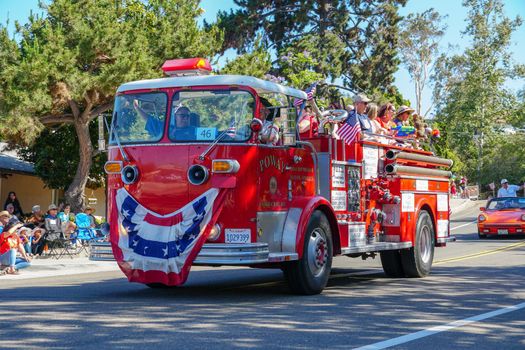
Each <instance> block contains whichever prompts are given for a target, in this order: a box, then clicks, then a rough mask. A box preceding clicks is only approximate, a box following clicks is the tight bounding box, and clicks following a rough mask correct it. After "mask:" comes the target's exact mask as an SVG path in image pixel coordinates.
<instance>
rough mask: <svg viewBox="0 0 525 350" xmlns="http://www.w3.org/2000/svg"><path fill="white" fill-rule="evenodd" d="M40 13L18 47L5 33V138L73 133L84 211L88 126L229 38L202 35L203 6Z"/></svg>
mask: <svg viewBox="0 0 525 350" xmlns="http://www.w3.org/2000/svg"><path fill="white" fill-rule="evenodd" d="M40 6H41V7H42V8H43V9H44V10H45V11H46V14H45V15H44V16H42V17H37V16H33V15H32V16H31V17H30V18H29V22H28V23H27V24H26V25H23V26H20V25H17V31H18V33H19V35H20V38H21V40H20V42H19V43H17V42H14V40H8V38H7V35H6V31H5V28H3V27H2V28H0V41H1V42H2V43H4V42H5V43H6V45H2V46H1V47H0V85H1V86H2V91H3V96H2V97H3V99H2V100H3V102H2V103H1V104H0V108H1V109H0V116H1V120H0V122H1V123H0V125H1V128H0V129H1V130H0V132H1V133H2V135H5V136H7V137H9V138H10V139H11V140H13V141H17V142H31V141H32V140H34V139H35V138H36V137H37V136H38V134H39V132H40V130H42V128H44V127H46V126H54V125H57V124H71V125H73V126H74V129H75V134H76V138H77V141H78V142H79V145H80V147H79V155H80V157H79V158H80V162H79V163H78V168H77V170H76V172H75V176H74V179H73V181H72V182H71V184H70V186H69V187H68V189H67V191H66V199H67V200H68V202H70V203H71V204H72V205H73V207H74V209H78V208H80V207H82V206H83V201H84V198H83V197H84V196H83V193H84V188H85V185H86V183H87V180H88V175H89V172H90V168H91V164H92V157H93V155H94V150H93V147H92V144H91V140H90V137H89V130H88V125H89V122H90V121H91V120H93V118H95V117H96V116H97V115H99V114H100V113H103V112H105V111H108V110H109V109H111V108H112V101H113V94H114V92H115V90H116V88H117V87H118V86H119V85H120V84H121V83H123V82H126V81H131V80H137V79H145V78H153V77H159V76H160V75H161V73H160V66H161V65H162V63H163V62H164V61H165V60H166V59H170V58H185V57H197V56H203V57H210V56H212V55H214V54H215V53H216V52H217V51H218V50H219V48H220V47H221V42H222V34H221V31H220V30H218V28H217V27H215V26H208V27H207V29H206V30H203V29H202V28H199V26H198V25H197V18H198V17H199V16H200V15H201V14H202V9H201V8H200V7H199V1H198V0H149V1H141V0H99V1H89V0H75V1H71V0H53V1H52V2H51V3H50V4H49V5H46V4H45V3H41V4H40ZM6 56H9V57H10V58H8V59H6Z"/></svg>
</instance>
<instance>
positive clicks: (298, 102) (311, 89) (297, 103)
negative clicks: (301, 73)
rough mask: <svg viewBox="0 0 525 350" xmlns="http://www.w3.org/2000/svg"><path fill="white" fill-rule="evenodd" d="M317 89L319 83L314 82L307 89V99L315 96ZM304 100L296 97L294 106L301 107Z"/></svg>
mask: <svg viewBox="0 0 525 350" xmlns="http://www.w3.org/2000/svg"><path fill="white" fill-rule="evenodd" d="M316 90H317V83H313V84H312V85H310V86H309V87H308V89H306V90H305V92H306V100H307V101H310V100H311V99H312V98H314V95H315V92H316ZM303 102H304V100H303V99H300V98H296V99H295V100H294V102H293V105H294V107H299V106H300V105H302V104H303Z"/></svg>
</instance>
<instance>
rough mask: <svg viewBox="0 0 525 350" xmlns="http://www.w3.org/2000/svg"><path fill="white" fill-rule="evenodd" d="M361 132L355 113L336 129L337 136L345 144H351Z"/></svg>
mask: <svg viewBox="0 0 525 350" xmlns="http://www.w3.org/2000/svg"><path fill="white" fill-rule="evenodd" d="M360 132H361V123H360V122H359V118H357V114H356V113H351V114H350V116H349V117H348V118H347V119H346V121H345V122H344V123H343V125H341V127H340V128H339V129H337V131H336V133H337V135H338V136H339V137H340V138H341V139H342V140H343V141H344V142H345V143H346V144H347V145H349V144H351V143H352V142H354V140H355V139H356V137H357V135H358V134H359V133H360Z"/></svg>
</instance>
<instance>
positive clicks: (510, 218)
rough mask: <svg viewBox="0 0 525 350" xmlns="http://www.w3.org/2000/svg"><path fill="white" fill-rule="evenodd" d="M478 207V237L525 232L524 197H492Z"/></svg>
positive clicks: (521, 233)
mask: <svg viewBox="0 0 525 350" xmlns="http://www.w3.org/2000/svg"><path fill="white" fill-rule="evenodd" d="M479 209H480V210H481V211H482V213H481V214H479V216H478V236H479V238H485V237H487V236H508V235H523V234H525V198H523V197H501V198H493V199H491V200H489V201H488V203H487V207H486V208H485V207H481V208H479Z"/></svg>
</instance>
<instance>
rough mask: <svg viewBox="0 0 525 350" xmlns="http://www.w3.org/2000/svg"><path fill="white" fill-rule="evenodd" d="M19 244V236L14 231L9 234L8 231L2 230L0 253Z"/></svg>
mask: <svg viewBox="0 0 525 350" xmlns="http://www.w3.org/2000/svg"><path fill="white" fill-rule="evenodd" d="M19 244H20V237H18V235H17V234H16V233H14V234H10V233H8V232H2V234H0V254H5V253H6V252H8V251H9V249H13V248H16V247H18V245H19Z"/></svg>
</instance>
